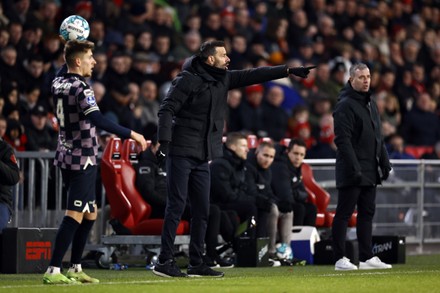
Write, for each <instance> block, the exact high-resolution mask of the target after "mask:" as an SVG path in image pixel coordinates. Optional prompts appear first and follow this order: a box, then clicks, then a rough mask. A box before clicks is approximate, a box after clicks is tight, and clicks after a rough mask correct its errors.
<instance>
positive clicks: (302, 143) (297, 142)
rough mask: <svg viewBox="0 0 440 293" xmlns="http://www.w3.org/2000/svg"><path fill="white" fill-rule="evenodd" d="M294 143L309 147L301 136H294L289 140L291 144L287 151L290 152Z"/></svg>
mask: <svg viewBox="0 0 440 293" xmlns="http://www.w3.org/2000/svg"><path fill="white" fill-rule="evenodd" d="M294 145H298V146H302V147H305V148H306V149H307V145H306V143H305V141H304V140H302V139H301V138H292V139H291V140H290V142H289V146H288V147H287V151H288V152H290V151H291V150H292V149H293V146H294Z"/></svg>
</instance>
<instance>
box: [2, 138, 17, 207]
mask: <svg viewBox="0 0 440 293" xmlns="http://www.w3.org/2000/svg"><path fill="white" fill-rule="evenodd" d="M19 180H20V169H19V168H18V165H17V160H16V158H15V155H14V150H13V149H12V147H11V146H10V145H9V144H8V143H7V142H5V141H4V140H3V139H1V138H0V202H1V203H4V204H6V205H7V206H8V208H9V210H10V211H11V213H12V186H13V185H15V184H17V183H18V181H19Z"/></svg>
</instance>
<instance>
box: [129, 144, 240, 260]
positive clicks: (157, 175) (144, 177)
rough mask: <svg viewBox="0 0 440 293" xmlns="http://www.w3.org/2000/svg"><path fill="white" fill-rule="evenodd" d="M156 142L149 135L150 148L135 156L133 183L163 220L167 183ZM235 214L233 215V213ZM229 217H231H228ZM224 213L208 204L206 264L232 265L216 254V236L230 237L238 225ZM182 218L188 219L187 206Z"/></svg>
mask: <svg viewBox="0 0 440 293" xmlns="http://www.w3.org/2000/svg"><path fill="white" fill-rule="evenodd" d="M159 145H160V144H159V142H158V141H157V138H156V137H153V140H152V143H151V145H150V147H148V148H147V149H146V150H145V151H144V152H142V153H141V154H140V156H139V162H138V163H137V164H134V166H133V167H134V168H135V170H136V180H135V185H136V188H137V189H138V191H139V193H140V194H141V195H142V197H143V198H144V199H145V201H146V202H147V203H148V204H150V205H151V208H152V211H151V215H150V217H151V218H159V219H163V218H164V216H165V207H166V204H167V196H168V195H167V182H166V175H167V173H166V171H165V170H164V166H162V165H159V163H158V161H157V158H156V152H157V150H158V149H159ZM235 217H236V216H235ZM231 218H232V219H233V217H231ZM231 218H230V217H229V216H228V215H222V211H221V210H220V209H219V207H218V206H216V205H214V204H211V205H210V209H209V219H208V228H207V233H206V239H205V241H206V253H207V255H206V256H205V258H204V261H205V262H206V264H207V265H209V266H212V267H216V266H217V265H218V266H220V267H224V268H227V267H232V266H233V265H232V263H231V262H229V261H227V260H225V259H223V258H221V257H220V256H219V255H218V254H217V250H216V247H217V246H218V241H217V237H218V235H219V234H221V235H222V237H223V239H224V240H225V241H227V242H232V241H233V240H234V232H235V229H236V226H238V224H235V223H232V222H231V221H232V220H231ZM182 219H185V220H188V221H190V220H191V217H190V212H189V207H188V206H187V208H186V210H185V212H184V215H183V216H182Z"/></svg>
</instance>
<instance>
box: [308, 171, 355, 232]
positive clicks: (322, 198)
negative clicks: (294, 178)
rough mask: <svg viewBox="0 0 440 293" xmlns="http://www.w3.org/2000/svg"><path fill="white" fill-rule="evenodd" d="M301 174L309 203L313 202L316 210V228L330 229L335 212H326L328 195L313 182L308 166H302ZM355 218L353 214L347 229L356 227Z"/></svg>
mask: <svg viewBox="0 0 440 293" xmlns="http://www.w3.org/2000/svg"><path fill="white" fill-rule="evenodd" d="M301 173H302V176H303V181H304V186H305V187H306V190H307V192H308V193H309V201H311V202H313V203H314V204H315V205H316V207H317V210H318V213H317V215H316V226H317V227H331V226H332V224H333V218H334V217H335V212H334V211H329V210H328V205H329V203H330V194H329V193H328V192H327V191H326V190H325V189H324V188H322V187H321V186H320V185H319V184H318V183H317V182H316V181H315V177H314V176H313V170H312V167H311V166H310V165H309V164H307V163H303V164H302V167H301ZM356 216H357V213H356V212H354V213H353V215H352V216H351V218H350V219H349V222H348V226H349V227H354V226H356Z"/></svg>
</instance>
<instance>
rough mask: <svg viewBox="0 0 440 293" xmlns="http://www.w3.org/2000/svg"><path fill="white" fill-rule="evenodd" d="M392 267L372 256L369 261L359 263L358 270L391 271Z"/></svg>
mask: <svg viewBox="0 0 440 293" xmlns="http://www.w3.org/2000/svg"><path fill="white" fill-rule="evenodd" d="M392 267H393V266H392V265H389V264H386V263H384V262H382V261H381V260H380V258H378V257H377V256H373V257H372V258H370V259H369V260H366V261H361V262H359V269H360V270H380V269H391V268H392Z"/></svg>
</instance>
